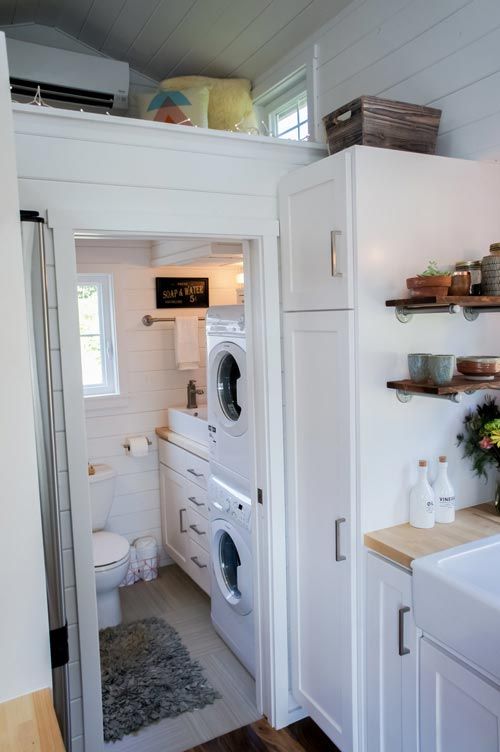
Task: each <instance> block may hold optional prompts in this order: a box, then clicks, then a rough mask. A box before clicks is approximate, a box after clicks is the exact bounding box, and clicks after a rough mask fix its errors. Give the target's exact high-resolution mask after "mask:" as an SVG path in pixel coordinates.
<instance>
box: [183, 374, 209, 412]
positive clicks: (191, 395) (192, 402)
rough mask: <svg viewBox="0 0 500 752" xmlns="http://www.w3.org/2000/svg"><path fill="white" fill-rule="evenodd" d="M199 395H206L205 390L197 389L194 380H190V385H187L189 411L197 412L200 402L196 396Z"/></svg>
mask: <svg viewBox="0 0 500 752" xmlns="http://www.w3.org/2000/svg"><path fill="white" fill-rule="evenodd" d="M198 394H205V392H204V391H203V389H197V388H196V381H195V380H194V379H189V382H188V385H187V409H188V410H196V408H197V407H198V402H197V401H196V395H198Z"/></svg>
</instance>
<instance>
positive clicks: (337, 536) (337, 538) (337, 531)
mask: <svg viewBox="0 0 500 752" xmlns="http://www.w3.org/2000/svg"><path fill="white" fill-rule="evenodd" d="M345 521H346V519H345V517H339V518H338V520H335V561H345V560H346V557H345V556H344V555H343V554H341V553H340V526H341V524H342V523H343V522H345Z"/></svg>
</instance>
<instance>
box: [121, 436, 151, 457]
mask: <svg viewBox="0 0 500 752" xmlns="http://www.w3.org/2000/svg"><path fill="white" fill-rule="evenodd" d="M126 443H127V444H128V445H129V447H130V449H129V454H131V455H132V457H145V456H146V455H147V453H148V449H149V445H148V440H147V438H146V437H145V436H131V437H130V438H128V439H127V441H126Z"/></svg>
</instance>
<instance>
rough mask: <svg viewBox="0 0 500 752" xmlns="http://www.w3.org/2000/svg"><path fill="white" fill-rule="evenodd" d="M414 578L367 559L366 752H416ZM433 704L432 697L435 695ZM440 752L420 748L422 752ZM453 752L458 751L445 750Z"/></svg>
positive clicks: (378, 560) (381, 561) (380, 561)
mask: <svg viewBox="0 0 500 752" xmlns="http://www.w3.org/2000/svg"><path fill="white" fill-rule="evenodd" d="M411 577H412V576H411V574H410V573H409V572H407V571H405V570H404V569H402V568H401V567H399V566H398V565H396V564H392V563H390V562H388V561H386V560H384V559H382V558H380V557H379V556H377V555H376V554H372V553H370V552H368V553H367V555H366V643H365V644H366V724H367V733H366V739H367V744H366V749H367V752H418V750H419V746H418V665H419V643H420V640H419V637H418V631H417V627H416V625H415V621H414V619H413V610H412V584H411V583H412V579H411ZM432 698H433V701H434V695H433V696H432ZM434 749H436V750H437V749H440V748H439V747H426V746H423V747H422V751H423V752H424V751H425V752H431V750H434ZM442 749H443V750H445V749H446V750H448V749H450V750H452V749H453V750H454V749H455V748H454V747H449V748H448V747H443V748H442Z"/></svg>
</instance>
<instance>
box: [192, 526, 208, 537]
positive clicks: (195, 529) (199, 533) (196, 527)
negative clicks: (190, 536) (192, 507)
mask: <svg viewBox="0 0 500 752" xmlns="http://www.w3.org/2000/svg"><path fill="white" fill-rule="evenodd" d="M189 529H190V530H193V531H194V532H195V533H196V535H206V532H205V530H198V525H190V526H189Z"/></svg>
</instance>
